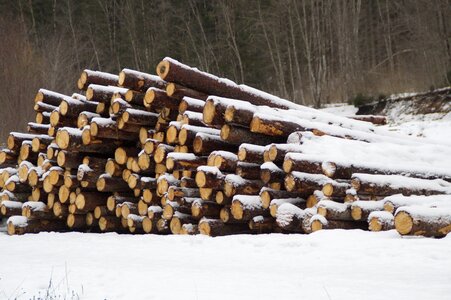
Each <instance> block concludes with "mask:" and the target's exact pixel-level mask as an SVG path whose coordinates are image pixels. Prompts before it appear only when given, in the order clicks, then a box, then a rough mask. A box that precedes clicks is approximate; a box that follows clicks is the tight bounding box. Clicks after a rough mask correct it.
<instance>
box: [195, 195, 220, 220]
mask: <svg viewBox="0 0 451 300" xmlns="http://www.w3.org/2000/svg"><path fill="white" fill-rule="evenodd" d="M221 208H222V206H221V205H219V204H217V203H216V202H213V201H203V200H202V199H200V198H199V199H197V200H195V201H193V203H192V205H191V215H192V216H193V217H194V218H196V219H198V220H199V219H201V218H203V217H206V218H219V212H220V211H221Z"/></svg>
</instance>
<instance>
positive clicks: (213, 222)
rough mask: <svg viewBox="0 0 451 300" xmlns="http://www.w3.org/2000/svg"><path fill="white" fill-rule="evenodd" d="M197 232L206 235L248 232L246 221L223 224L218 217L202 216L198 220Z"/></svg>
mask: <svg viewBox="0 0 451 300" xmlns="http://www.w3.org/2000/svg"><path fill="white" fill-rule="evenodd" d="M199 232H200V233H201V234H204V235H208V236H212V237H214V236H223V235H229V234H240V233H250V232H251V231H250V230H249V228H248V225H247V224H246V223H243V224H225V223H224V222H223V221H221V220H219V219H207V218H204V219H202V220H201V221H200V222H199Z"/></svg>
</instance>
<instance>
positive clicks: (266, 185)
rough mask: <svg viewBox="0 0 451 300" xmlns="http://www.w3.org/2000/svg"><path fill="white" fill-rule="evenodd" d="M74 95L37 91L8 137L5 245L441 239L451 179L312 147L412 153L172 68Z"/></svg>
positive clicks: (321, 116) (89, 79) (385, 138)
mask: <svg viewBox="0 0 451 300" xmlns="http://www.w3.org/2000/svg"><path fill="white" fill-rule="evenodd" d="M77 86H78V88H79V91H77V92H76V93H74V94H72V95H71V96H68V95H63V94H60V93H57V92H53V91H49V90H45V89H40V90H39V91H38V93H37V95H36V97H35V105H34V109H35V111H36V119H35V122H31V123H29V124H28V132H27V133H18V132H12V133H11V134H10V135H9V137H8V141H7V146H8V147H7V149H3V150H2V151H1V152H0V163H1V168H0V187H1V188H2V189H3V190H2V192H1V203H0V214H1V215H2V216H5V217H10V219H9V221H8V232H9V234H23V233H36V232H40V231H70V230H76V231H94V232H97V231H101V232H111V231H113V232H120V233H125V232H129V233H133V234H148V233H153V234H170V233H172V234H197V233H201V234H206V235H210V236H222V235H228V234H241V233H263V232H264V233H268V232H293V233H310V232H313V231H316V230H319V229H334V228H344V229H368V228H369V229H370V230H372V231H380V230H390V229H392V228H396V229H397V230H398V231H399V232H400V233H401V234H423V235H426V236H443V235H445V234H446V233H447V232H448V231H449V230H448V229H449V226H448V225H449V224H448V223H447V222H448V218H447V217H446V216H447V213H448V210H447V209H446V206H445V205H447V204H446V203H447V200H446V199H447V197H449V196H448V195H449V194H451V188H450V182H449V181H451V180H450V178H451V174H450V172H448V171H446V170H436V169H433V170H432V171H428V170H426V169H425V168H423V167H421V168H413V167H405V166H396V167H393V168H387V167H384V168H381V167H379V166H375V165H373V164H370V163H365V162H362V161H361V160H359V161H357V160H356V161H353V160H350V161H349V160H344V159H343V158H336V157H333V156H332V155H330V156H329V155H323V154H322V152H319V151H316V152H315V151H312V150H311V148H309V147H310V146H309V145H308V143H318V144H321V142H323V141H325V140H327V138H328V139H332V138H333V139H335V140H333V141H335V142H336V141H339V142H337V143H341V144H340V145H344V146H346V145H348V144H347V143H355V144H356V145H358V146H359V147H364V146H362V145H361V144H358V143H364V144H365V145H366V144H373V143H382V142H384V143H392V144H394V145H399V146H398V148H399V149H398V148H397V150H399V151H401V150H406V149H412V148H414V147H417V146H418V145H419V143H420V142H418V141H417V140H414V139H409V138H403V137H399V136H394V135H393V134H391V133H387V132H385V131H383V130H379V128H377V127H375V126H374V125H372V124H369V123H365V122H362V121H357V120H352V119H349V118H342V117H336V116H332V115H329V114H327V113H324V112H321V111H317V110H314V109H311V108H308V107H304V106H300V105H296V104H293V103H291V102H289V101H287V100H284V99H281V98H278V97H276V96H273V95H270V94H268V93H265V92H262V91H258V90H256V89H253V88H250V87H248V86H245V85H238V84H236V83H234V82H231V81H230V80H226V79H223V78H219V77H216V76H214V75H212V74H208V73H205V72H202V71H199V70H198V69H196V68H191V67H189V66H187V65H184V64H182V63H180V62H178V61H175V60H173V59H171V58H165V59H163V61H162V62H161V63H160V64H158V66H157V75H152V74H148V73H144V72H139V71H135V70H131V69H123V70H122V71H121V72H120V73H119V74H118V75H115V74H108V73H105V72H99V71H92V70H84V71H83V72H82V74H81V76H80V79H79V80H78V82H77ZM370 119H371V118H370ZM327 141H328V140H327ZM335 142H334V143H335ZM331 143H332V142H331ZM349 145H351V144H349ZM353 145H354V144H352V145H351V146H353ZM365 147H366V146H365ZM409 147H410V148H409ZM443 147H445V146H443ZM359 149H360V148H359ZM398 193H401V194H402V196H399V197H411V198H412V199H414V198H413V197H423V198H424V199H423V198H422V200H423V202H424V203H429V206H428V205H426V206H425V205H423V206H421V207H424V208H427V209H425V210H424V215H422V212H423V210H422V209H419V208H418V209H416V208H412V209H410V208H409V207H410V205H409V203H411V204H412V205H417V206H418V202H419V201H420V200H418V199H416V198H415V199H414V200H412V201H411V202H407V204H406V201H404V202H402V200H399V197H398V198H397V199H398V200H397V201H398V202H396V201H395V200H396V199H395V198H393V197H395V196H393V195H394V194H398ZM415 195H418V196H415ZM390 197H391V198H390ZM428 197H429V198H428ZM430 197H435V198H434V199H432V198H430ZM427 199H430V200H427ZM390 200H391V202H390ZM387 203H391V204H390V205H391V206H390V207H389V206H388V204H387ZM448 203H450V201H449V200H448ZM436 206H440V209H438V208H437V207H436ZM412 207H413V206H412ZM388 208H390V209H391V210H390V211H389V209H388ZM436 208H437V210H435V209H436ZM432 215H437V216H439V220H430V218H429V217H428V216H432Z"/></svg>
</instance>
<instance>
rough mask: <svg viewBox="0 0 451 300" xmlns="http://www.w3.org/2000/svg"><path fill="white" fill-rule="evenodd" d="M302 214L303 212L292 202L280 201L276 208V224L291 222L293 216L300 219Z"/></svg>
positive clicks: (284, 224)
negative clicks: (280, 203)
mask: <svg viewBox="0 0 451 300" xmlns="http://www.w3.org/2000/svg"><path fill="white" fill-rule="evenodd" d="M304 215H305V212H304V211H303V210H302V209H300V208H299V207H297V206H295V205H294V204H291V203H288V202H286V203H282V205H280V206H279V207H278V209H277V215H276V219H277V224H279V225H280V226H286V225H288V224H290V223H291V221H292V220H293V218H294V217H295V216H297V217H298V218H299V219H301V218H302V217H303V216H304Z"/></svg>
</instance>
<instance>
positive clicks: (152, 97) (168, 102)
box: [144, 88, 180, 111]
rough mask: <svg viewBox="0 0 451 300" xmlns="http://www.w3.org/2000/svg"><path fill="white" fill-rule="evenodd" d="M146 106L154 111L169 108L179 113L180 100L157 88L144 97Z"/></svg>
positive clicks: (151, 89) (149, 90) (150, 90)
mask: <svg viewBox="0 0 451 300" xmlns="http://www.w3.org/2000/svg"><path fill="white" fill-rule="evenodd" d="M144 105H145V106H146V107H149V108H151V109H152V110H154V111H158V110H160V109H162V108H169V109H173V110H177V111H178V107H179V105H180V99H178V98H173V97H170V96H168V94H167V93H166V91H164V90H162V89H157V88H149V89H148V90H147V91H146V95H145V97H144Z"/></svg>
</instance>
